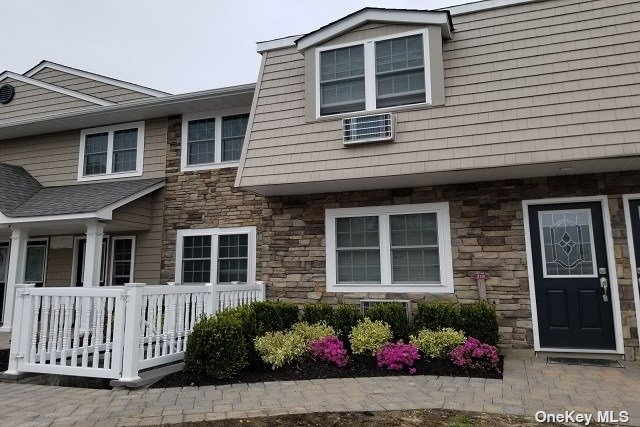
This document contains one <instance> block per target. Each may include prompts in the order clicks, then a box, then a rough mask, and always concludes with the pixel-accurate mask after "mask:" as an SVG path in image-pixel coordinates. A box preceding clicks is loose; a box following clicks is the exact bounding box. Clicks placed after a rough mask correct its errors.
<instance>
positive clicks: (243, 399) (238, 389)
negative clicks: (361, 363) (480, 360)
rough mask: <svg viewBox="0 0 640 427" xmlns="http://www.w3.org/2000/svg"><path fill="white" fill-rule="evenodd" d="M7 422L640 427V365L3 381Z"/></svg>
mask: <svg viewBox="0 0 640 427" xmlns="http://www.w3.org/2000/svg"><path fill="white" fill-rule="evenodd" d="M0 402H1V403H0V423H1V424H2V425H6V426H13V425H70V424H73V423H76V424H77V425H153V424H160V423H179V422H182V421H197V420H209V419H221V418H231V417H249V416H258V415H276V414H287V413H303V412H317V411H375V410H393V409H428V408H445V409H464V410H470V411H484V412H490V413H505V414H522V415H526V416H533V415H534V414H535V412H536V411H538V410H543V409H544V410H546V411H548V412H554V413H555V412H562V411H564V410H576V411H579V412H583V411H584V412H589V413H593V412H595V411H596V410H614V411H619V410H626V411H629V413H630V415H631V422H630V424H629V425H640V365H639V364H636V363H626V368H625V369H616V368H600V367H579V366H565V365H547V364H546V361H545V360H544V359H533V358H522V357H509V358H507V359H506V363H505V375H504V380H485V379H470V378H452V377H433V376H415V377H407V376H405V377H386V378H355V379H354V378H350V379H336V380H311V381H291V382H274V383H258V384H237V385H231V386H218V387H214V386H210V387H200V388H195V387H194V388H182V389H181V388H167V389H148V390H136V391H122V390H113V391H110V390H89V389H75V388H63V387H53V386H40V385H29V384H15V383H0Z"/></svg>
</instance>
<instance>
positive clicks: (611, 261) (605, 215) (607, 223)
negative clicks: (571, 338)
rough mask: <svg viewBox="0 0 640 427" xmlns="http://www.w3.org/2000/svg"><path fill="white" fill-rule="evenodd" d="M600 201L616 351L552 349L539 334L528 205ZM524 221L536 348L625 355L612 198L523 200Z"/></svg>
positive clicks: (534, 344) (551, 350)
mask: <svg viewBox="0 0 640 427" xmlns="http://www.w3.org/2000/svg"><path fill="white" fill-rule="evenodd" d="M581 202H600V205H601V207H602V221H603V222H604V224H603V226H604V239H605V242H606V250H607V265H608V268H609V282H610V285H611V305H612V309H613V324H614V329H615V331H614V333H615V337H616V349H615V350H598V349H593V350H590V349H567V348H549V347H541V346H540V335H539V333H538V309H537V304H536V287H535V282H534V275H533V257H532V255H531V233H530V229H529V206H532V205H551V204H560V203H581ZM522 210H523V221H524V240H525V246H526V250H527V272H528V277H529V294H530V298H531V320H532V323H533V324H532V326H533V348H534V350H535V351H548V352H562V353H603V354H607V353H608V354H624V343H623V336H622V314H621V311H620V295H619V292H618V277H617V273H616V260H615V255H614V252H613V237H612V234H611V217H610V215H609V199H608V198H607V196H582V197H562V198H553V199H539V200H523V201H522Z"/></svg>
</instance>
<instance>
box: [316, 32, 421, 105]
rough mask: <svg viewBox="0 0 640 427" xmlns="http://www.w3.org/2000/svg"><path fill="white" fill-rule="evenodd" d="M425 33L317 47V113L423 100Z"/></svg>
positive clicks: (415, 102)
mask: <svg viewBox="0 0 640 427" xmlns="http://www.w3.org/2000/svg"><path fill="white" fill-rule="evenodd" d="M426 34H427V32H426V31H422V30H421V31H414V32H411V33H405V34H403V35H402V36H400V37H398V36H397V35H396V36H395V37H393V36H386V37H381V38H376V39H368V40H364V41H362V42H360V43H355V44H351V45H347V46H345V45H342V46H338V47H334V46H331V47H326V48H318V49H317V58H316V62H317V75H318V76H319V77H318V79H317V84H318V86H317V89H318V92H319V93H318V95H319V96H318V106H317V107H318V111H319V116H328V115H332V114H343V113H350V112H354V111H372V110H377V109H381V108H388V107H397V106H402V105H413V104H424V103H426V102H427V99H428V97H427V88H429V87H430V86H431V85H430V83H429V82H428V81H427V79H428V78H429V76H428V75H427V73H425V68H426V67H427V66H428V64H425V51H426V50H427V49H426V48H425V44H426V40H427V36H426Z"/></svg>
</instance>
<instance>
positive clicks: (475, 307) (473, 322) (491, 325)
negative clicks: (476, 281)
mask: <svg viewBox="0 0 640 427" xmlns="http://www.w3.org/2000/svg"><path fill="white" fill-rule="evenodd" d="M458 323H459V328H460V329H461V330H462V331H463V332H464V334H465V335H466V336H467V337H473V338H477V339H479V340H480V341H482V342H483V343H486V344H491V345H496V344H498V341H499V340H500V333H499V330H498V314H497V313H496V309H495V307H494V306H493V304H490V303H488V302H487V301H478V302H475V303H473V304H463V305H461V306H460V316H459V322H458Z"/></svg>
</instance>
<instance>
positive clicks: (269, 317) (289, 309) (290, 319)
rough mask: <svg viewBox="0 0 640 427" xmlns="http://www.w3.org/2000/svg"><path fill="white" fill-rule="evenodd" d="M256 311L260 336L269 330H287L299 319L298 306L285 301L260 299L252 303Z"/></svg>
mask: <svg viewBox="0 0 640 427" xmlns="http://www.w3.org/2000/svg"><path fill="white" fill-rule="evenodd" d="M251 308H252V310H253V311H254V313H255V316H256V322H257V328H258V334H257V335H258V336H260V335H264V334H265V333H267V332H275V331H286V330H287V329H290V328H291V326H293V324H294V323H296V322H297V321H298V314H299V313H298V311H299V310H298V306H297V305H295V304H293V303H290V302H284V301H258V302H254V303H252V304H251Z"/></svg>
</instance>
